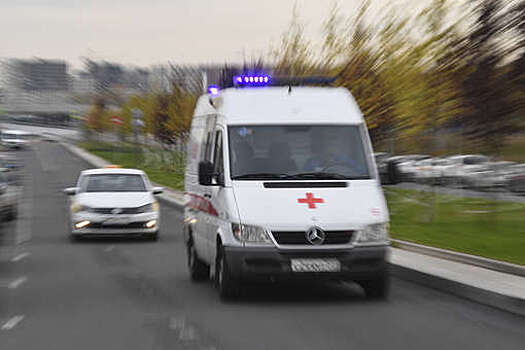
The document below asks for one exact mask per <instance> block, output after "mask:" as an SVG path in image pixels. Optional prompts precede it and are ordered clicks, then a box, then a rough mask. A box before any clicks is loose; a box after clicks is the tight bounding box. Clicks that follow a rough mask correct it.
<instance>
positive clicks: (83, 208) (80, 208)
mask: <svg viewBox="0 0 525 350" xmlns="http://www.w3.org/2000/svg"><path fill="white" fill-rule="evenodd" d="M90 210H91V207H88V206H87V205H81V204H78V203H73V204H71V212H72V213H79V212H82V211H86V212H89V211H90Z"/></svg>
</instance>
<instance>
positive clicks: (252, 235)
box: [232, 224, 272, 244]
mask: <svg viewBox="0 0 525 350" xmlns="http://www.w3.org/2000/svg"><path fill="white" fill-rule="evenodd" d="M232 230H233V236H234V237H235V238H236V239H237V240H238V241H239V242H241V243H259V244H270V243H272V240H271V239H270V231H269V230H267V229H265V228H264V227H260V226H253V225H243V224H232Z"/></svg>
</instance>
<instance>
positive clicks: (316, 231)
mask: <svg viewBox="0 0 525 350" xmlns="http://www.w3.org/2000/svg"><path fill="white" fill-rule="evenodd" d="M305 236H306V240H307V241H308V242H310V244H313V245H321V244H323V243H324V241H325V239H326V233H325V232H324V231H323V230H321V229H320V228H319V227H315V226H314V227H311V228H309V229H308V231H306V234H305Z"/></svg>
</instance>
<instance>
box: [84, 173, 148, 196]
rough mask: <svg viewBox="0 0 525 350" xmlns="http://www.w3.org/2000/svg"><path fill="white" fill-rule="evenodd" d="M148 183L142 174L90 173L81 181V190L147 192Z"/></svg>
mask: <svg viewBox="0 0 525 350" xmlns="http://www.w3.org/2000/svg"><path fill="white" fill-rule="evenodd" d="M146 191H147V189H146V184H145V183H144V179H143V178H142V176H140V175H134V174H97V175H88V176H85V177H84V178H82V179H81V181H80V192H146Z"/></svg>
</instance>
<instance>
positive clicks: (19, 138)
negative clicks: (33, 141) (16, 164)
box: [0, 130, 31, 149]
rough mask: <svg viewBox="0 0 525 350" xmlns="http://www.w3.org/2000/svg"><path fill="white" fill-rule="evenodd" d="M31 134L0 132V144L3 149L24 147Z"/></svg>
mask: <svg viewBox="0 0 525 350" xmlns="http://www.w3.org/2000/svg"><path fill="white" fill-rule="evenodd" d="M30 137H31V134H30V133H29V132H27V131H23V130H2V132H1V133H0V143H2V145H3V146H4V147H7V148H11V149H16V148H23V147H25V146H26V145H27V144H28V143H29V141H30Z"/></svg>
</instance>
